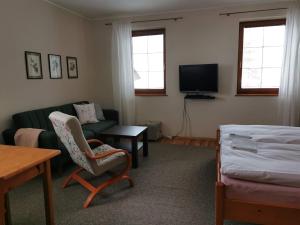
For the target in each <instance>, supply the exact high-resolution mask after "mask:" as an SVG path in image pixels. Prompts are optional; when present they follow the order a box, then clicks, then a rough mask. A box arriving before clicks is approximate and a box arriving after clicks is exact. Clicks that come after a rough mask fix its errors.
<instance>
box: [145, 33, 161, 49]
mask: <svg viewBox="0 0 300 225" xmlns="http://www.w3.org/2000/svg"><path fill="white" fill-rule="evenodd" d="M163 38H164V36H163V35H162V34H161V35H151V36H148V53H162V52H163V51H164V42H163Z"/></svg>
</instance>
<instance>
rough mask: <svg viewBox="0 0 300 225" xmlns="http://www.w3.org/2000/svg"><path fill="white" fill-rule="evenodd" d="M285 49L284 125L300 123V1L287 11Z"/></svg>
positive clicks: (281, 106) (281, 100)
mask: <svg viewBox="0 0 300 225" xmlns="http://www.w3.org/2000/svg"><path fill="white" fill-rule="evenodd" d="M284 47H285V49H284V56H283V64H282V74H281V84H280V89H279V115H280V119H281V123H282V125H286V126H299V125H300V2H299V1H296V2H295V3H293V4H292V5H291V6H290V7H289V9H288V13H287V21H286V36H285V46H284Z"/></svg>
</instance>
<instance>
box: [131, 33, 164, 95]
mask: <svg viewBox="0 0 300 225" xmlns="http://www.w3.org/2000/svg"><path fill="white" fill-rule="evenodd" d="M132 49H133V50H132V52H133V68H134V89H135V94H136V95H165V94H166V75H165V74H166V71H165V58H166V56H165V29H155V30H139V31H133V32H132Z"/></svg>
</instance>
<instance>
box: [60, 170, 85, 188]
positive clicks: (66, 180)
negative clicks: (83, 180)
mask: <svg viewBox="0 0 300 225" xmlns="http://www.w3.org/2000/svg"><path fill="white" fill-rule="evenodd" d="M82 170H83V169H82V168H80V167H79V168H77V169H76V170H75V171H73V172H72V173H71V175H70V176H68V177H67V178H66V179H65V181H64V182H63V185H62V188H66V187H67V186H68V185H69V184H70V182H71V181H72V180H76V179H74V176H75V175H77V174H78V173H79V172H81V171H82Z"/></svg>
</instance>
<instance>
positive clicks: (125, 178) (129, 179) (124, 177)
mask: <svg viewBox="0 0 300 225" xmlns="http://www.w3.org/2000/svg"><path fill="white" fill-rule="evenodd" d="M122 180H128V182H129V185H130V187H133V186H134V183H133V180H132V179H131V178H130V177H129V176H128V175H124V176H122Z"/></svg>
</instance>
